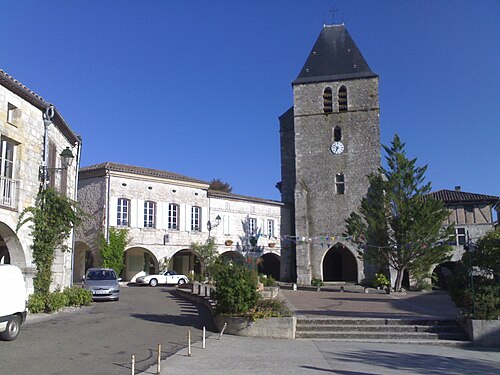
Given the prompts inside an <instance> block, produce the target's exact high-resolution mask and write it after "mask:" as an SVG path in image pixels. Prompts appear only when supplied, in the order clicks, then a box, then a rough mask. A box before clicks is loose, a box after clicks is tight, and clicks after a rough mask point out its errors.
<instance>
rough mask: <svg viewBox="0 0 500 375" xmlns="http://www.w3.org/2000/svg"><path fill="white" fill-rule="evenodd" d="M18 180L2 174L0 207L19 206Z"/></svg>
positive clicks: (13, 207) (0, 177)
mask: <svg viewBox="0 0 500 375" xmlns="http://www.w3.org/2000/svg"><path fill="white" fill-rule="evenodd" d="M17 188H18V184H17V180H13V179H12V178H8V177H4V176H0V207H8V208H12V209H15V208H17Z"/></svg>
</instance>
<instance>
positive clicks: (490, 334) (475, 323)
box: [464, 319, 500, 348]
mask: <svg viewBox="0 0 500 375" xmlns="http://www.w3.org/2000/svg"><path fill="white" fill-rule="evenodd" d="M464 329H465V332H467V334H468V335H469V338H470V339H471V341H472V342H473V343H474V345H477V346H492V347H496V348H500V320H475V319H466V321H465V324H464Z"/></svg>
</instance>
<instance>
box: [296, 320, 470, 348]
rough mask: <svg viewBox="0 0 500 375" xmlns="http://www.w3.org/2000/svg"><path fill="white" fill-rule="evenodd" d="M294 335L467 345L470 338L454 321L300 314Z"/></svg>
mask: <svg viewBox="0 0 500 375" xmlns="http://www.w3.org/2000/svg"><path fill="white" fill-rule="evenodd" d="M295 338H297V339H321V340H332V341H359V342H384V343H403V342H408V343H410V342H411V343H422V344H448V345H464V344H467V343H469V341H468V340H469V339H468V337H467V335H466V333H465V332H464V330H463V329H462V327H460V326H459V325H458V323H457V322H456V321H454V320H437V319H436V320H431V319H428V320H427V319H418V320H417V319H347V318H305V317H297V326H296V333H295Z"/></svg>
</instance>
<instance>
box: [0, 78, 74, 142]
mask: <svg viewBox="0 0 500 375" xmlns="http://www.w3.org/2000/svg"><path fill="white" fill-rule="evenodd" d="M0 85H2V86H4V87H6V88H7V89H9V90H10V91H12V92H13V93H15V94H16V95H18V96H20V97H21V98H23V99H24V100H26V101H27V102H28V103H31V104H32V105H33V106H35V107H36V108H38V109H40V110H41V111H42V112H45V109H46V108H47V107H49V106H50V105H52V104H51V103H49V102H47V101H45V100H44V99H43V98H42V97H41V96H40V95H38V94H37V93H35V92H34V91H32V90H30V89H29V88H28V87H26V86H24V85H23V84H22V83H21V82H19V81H18V80H17V79H15V78H14V77H12V76H10V75H8V74H7V73H5V72H4V71H3V70H1V69H0ZM54 110H55V114H54V118H53V119H52V122H53V123H54V124H55V125H56V126H57V127H58V128H59V130H60V131H61V132H62V133H63V134H64V136H65V137H66V138H67V139H68V140H69V141H70V142H71V143H73V144H74V143H76V142H80V141H81V140H80V137H79V136H78V135H77V134H75V133H74V132H73V131H72V130H71V128H70V127H69V125H68V124H67V123H66V121H65V120H64V119H63V117H62V116H61V114H60V113H59V111H58V110H57V108H55V107H54Z"/></svg>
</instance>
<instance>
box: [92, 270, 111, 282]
mask: <svg viewBox="0 0 500 375" xmlns="http://www.w3.org/2000/svg"><path fill="white" fill-rule="evenodd" d="M87 279H89V280H116V274H115V271H111V270H92V271H89V272H87Z"/></svg>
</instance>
